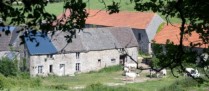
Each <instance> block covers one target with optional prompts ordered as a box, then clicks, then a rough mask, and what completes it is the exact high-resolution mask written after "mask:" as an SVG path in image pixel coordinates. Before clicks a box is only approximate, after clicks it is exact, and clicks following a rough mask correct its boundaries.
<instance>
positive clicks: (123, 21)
mask: <svg viewBox="0 0 209 91" xmlns="http://www.w3.org/2000/svg"><path fill="white" fill-rule="evenodd" d="M87 12H88V13H89V17H88V18H87V19H86V24H87V25H86V27H87V28H88V27H90V28H91V27H130V28H132V31H133V32H134V35H135V37H136V39H137V41H138V44H139V49H140V51H142V52H144V53H148V54H151V53H152V50H151V42H152V40H153V39H154V36H155V35H156V32H157V30H158V27H159V26H160V25H161V24H162V23H163V22H164V20H163V19H162V18H161V17H160V16H159V15H158V14H156V13H152V12H128V11H120V13H116V14H111V15H110V14H108V12H106V11H98V10H89V11H87ZM66 15H67V14H66Z"/></svg>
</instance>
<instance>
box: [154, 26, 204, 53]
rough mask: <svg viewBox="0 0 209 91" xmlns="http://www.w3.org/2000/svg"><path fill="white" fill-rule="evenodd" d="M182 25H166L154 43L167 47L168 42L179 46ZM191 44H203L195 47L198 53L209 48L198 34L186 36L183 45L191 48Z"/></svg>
mask: <svg viewBox="0 0 209 91" xmlns="http://www.w3.org/2000/svg"><path fill="white" fill-rule="evenodd" d="M179 34H180V25H179V24H173V25H170V24H169V25H165V26H164V27H163V29H162V30H161V31H160V32H159V33H157V34H156V36H155V38H154V40H153V41H154V42H155V43H156V44H162V45H165V44H166V42H167V40H169V41H171V42H173V43H174V45H178V44H179V41H180V39H179V38H180V35H179ZM191 43H193V44H201V45H196V46H194V48H193V50H195V51H197V52H198V53H202V52H203V49H204V48H208V44H204V43H203V40H202V39H200V35H199V34H198V33H196V32H195V31H194V32H191V35H189V34H185V35H184V39H183V45H184V46H185V47H191V45H190V44H191Z"/></svg>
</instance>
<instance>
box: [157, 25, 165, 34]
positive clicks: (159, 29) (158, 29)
mask: <svg viewBox="0 0 209 91" xmlns="http://www.w3.org/2000/svg"><path fill="white" fill-rule="evenodd" d="M164 25H165V23H161V24H160V26H159V27H158V28H157V32H156V33H159V32H160V31H161V30H162V28H163V27H164Z"/></svg>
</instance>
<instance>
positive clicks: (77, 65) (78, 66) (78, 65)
mask: <svg viewBox="0 0 209 91" xmlns="http://www.w3.org/2000/svg"><path fill="white" fill-rule="evenodd" d="M75 70H76V71H80V63H76V65H75Z"/></svg>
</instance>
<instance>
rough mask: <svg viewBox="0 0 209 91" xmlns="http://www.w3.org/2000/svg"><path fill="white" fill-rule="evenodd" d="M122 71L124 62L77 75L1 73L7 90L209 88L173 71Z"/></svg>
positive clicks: (1, 83) (197, 90) (205, 90)
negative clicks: (157, 74) (131, 75)
mask: <svg viewBox="0 0 209 91" xmlns="http://www.w3.org/2000/svg"><path fill="white" fill-rule="evenodd" d="M121 74H122V71H121V66H113V67H108V68H105V69H102V70H100V71H98V72H89V73H82V74H77V75H76V76H73V77H70V76H64V77H57V76H49V77H36V78H28V77H27V75H23V76H17V77H4V76H3V75H0V88H1V87H2V86H3V87H4V88H6V89H4V90H3V91H190V90H192V91H208V89H209V88H208V86H209V83H204V84H202V85H199V84H198V83H197V82H195V81H194V80H193V79H187V78H178V79H177V78H174V77H172V76H171V75H168V76H167V77H166V78H162V79H155V80H149V81H145V82H136V83H127V82H124V81H122V80H121V79H120V78H123V76H122V75H121ZM138 79H143V77H138ZM152 79H153V78H152ZM107 83H123V85H119V86H107V85H106V84H107ZM76 88H79V89H76Z"/></svg>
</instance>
